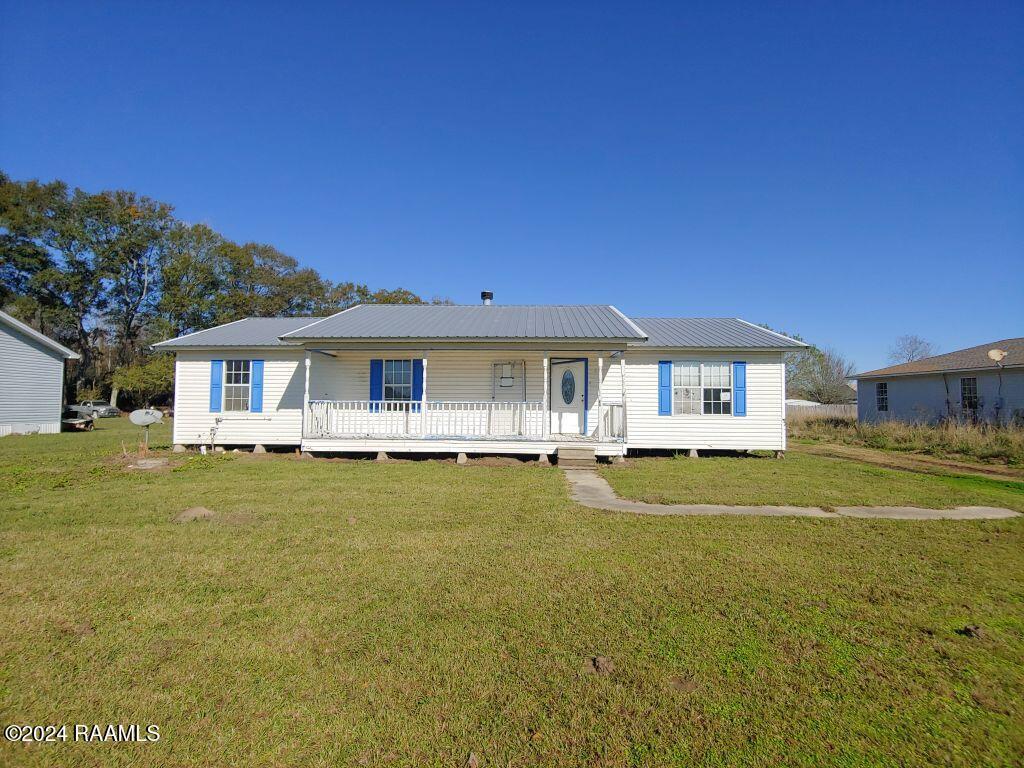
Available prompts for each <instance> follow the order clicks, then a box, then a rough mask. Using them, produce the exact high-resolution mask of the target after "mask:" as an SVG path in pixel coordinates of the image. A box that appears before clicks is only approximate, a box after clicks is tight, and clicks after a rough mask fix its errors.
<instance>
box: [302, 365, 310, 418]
mask: <svg viewBox="0 0 1024 768" xmlns="http://www.w3.org/2000/svg"><path fill="white" fill-rule="evenodd" d="M304 387H305V389H304V390H303V392H302V434H303V436H305V435H306V433H307V432H308V430H309V350H308V349H307V350H306V377H305V381H304Z"/></svg>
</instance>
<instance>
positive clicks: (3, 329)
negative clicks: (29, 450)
mask: <svg viewBox="0 0 1024 768" xmlns="http://www.w3.org/2000/svg"><path fill="white" fill-rule="evenodd" d="M63 398H64V358H63V357H62V356H61V355H60V354H59V353H57V352H55V351H54V350H52V349H50V348H49V347H47V346H45V345H44V344H40V343H39V342H38V341H36V340H35V339H33V338H30V337H29V336H27V335H25V334H23V333H21V332H20V331H18V330H17V329H15V328H11V327H10V326H9V325H7V324H6V323H3V322H0V435H8V434H11V433H24V432H41V433H55V432H60V417H61V410H62V407H63Z"/></svg>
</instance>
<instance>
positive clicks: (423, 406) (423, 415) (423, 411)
mask: <svg viewBox="0 0 1024 768" xmlns="http://www.w3.org/2000/svg"><path fill="white" fill-rule="evenodd" d="M429 357H430V352H428V351H426V350H424V352H423V391H422V392H420V434H421V435H422V436H424V437H426V435H427V359H428V358H429Z"/></svg>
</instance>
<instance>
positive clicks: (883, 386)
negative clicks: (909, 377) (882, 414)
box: [875, 381, 889, 411]
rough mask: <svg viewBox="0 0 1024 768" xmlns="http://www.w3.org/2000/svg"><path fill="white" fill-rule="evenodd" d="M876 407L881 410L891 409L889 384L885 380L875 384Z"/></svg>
mask: <svg viewBox="0 0 1024 768" xmlns="http://www.w3.org/2000/svg"><path fill="white" fill-rule="evenodd" d="M875 408H876V409H877V410H879V411H888V410H889V385H888V384H887V383H886V382H884V381H880V382H878V383H877V384H875Z"/></svg>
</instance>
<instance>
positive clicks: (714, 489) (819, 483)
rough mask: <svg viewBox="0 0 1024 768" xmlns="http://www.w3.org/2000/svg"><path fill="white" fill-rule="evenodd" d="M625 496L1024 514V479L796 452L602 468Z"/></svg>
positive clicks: (692, 501)
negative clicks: (933, 471) (922, 469)
mask: <svg viewBox="0 0 1024 768" xmlns="http://www.w3.org/2000/svg"><path fill="white" fill-rule="evenodd" d="M601 473H602V474H603V475H604V476H605V478H606V479H607V480H608V482H609V483H610V484H611V485H612V487H613V488H614V489H615V491H616V492H617V493H618V494H619V495H620V496H622V497H624V498H628V499H637V500H639V501H646V502H650V503H653V504H795V505H802V506H816V507H825V508H830V507H837V506H854V505H862V504H863V505H871V504H879V505H909V506H915V507H933V508H936V509H947V508H950V507H957V506H969V505H981V506H992V507H1006V508H1008V509H1015V510H1018V511H1024V482H1018V481H1014V480H1004V479H999V478H986V477H966V476H959V475H954V474H945V473H936V474H925V473H917V472H906V471H901V470H898V469H888V468H885V467H878V466H872V465H869V464H861V463H858V462H854V461H847V460H844V459H838V458H831V457H826V456H812V455H810V454H805V453H798V452H790V453H788V454H786V458H785V459H782V460H779V459H774V458H769V457H768V456H743V457H706V458H700V459H689V458H683V457H681V456H680V457H676V458H649V459H632V460H630V462H629V464H628V465H613V466H611V467H605V468H603V469H602V470H601Z"/></svg>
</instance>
